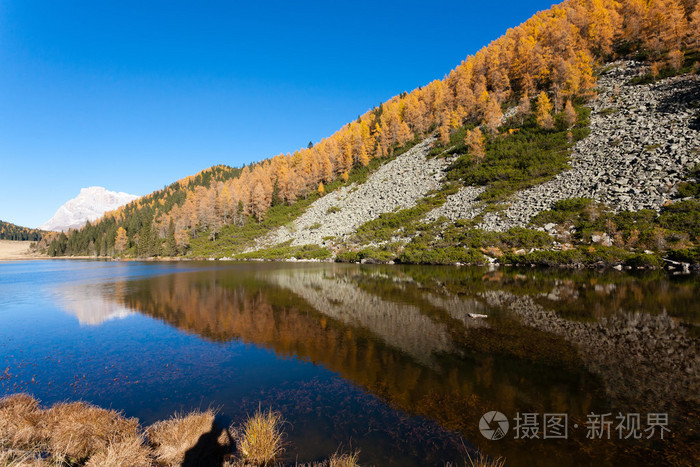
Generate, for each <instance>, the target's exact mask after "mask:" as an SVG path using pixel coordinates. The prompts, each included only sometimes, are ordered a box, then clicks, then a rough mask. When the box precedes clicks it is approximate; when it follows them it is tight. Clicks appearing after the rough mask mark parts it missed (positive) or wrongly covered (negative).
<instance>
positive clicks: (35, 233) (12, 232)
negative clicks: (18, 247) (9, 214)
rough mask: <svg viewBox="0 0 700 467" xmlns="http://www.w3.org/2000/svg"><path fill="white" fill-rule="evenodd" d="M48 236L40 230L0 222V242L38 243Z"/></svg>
mask: <svg viewBox="0 0 700 467" xmlns="http://www.w3.org/2000/svg"><path fill="white" fill-rule="evenodd" d="M45 234H46V232H44V231H42V230H38V229H30V228H29V227H20V226H19V225H15V224H10V223H9V222H4V221H0V240H25V241H26V240H30V241H32V242H37V241H39V240H41V238H42V237H43V236H44V235H45Z"/></svg>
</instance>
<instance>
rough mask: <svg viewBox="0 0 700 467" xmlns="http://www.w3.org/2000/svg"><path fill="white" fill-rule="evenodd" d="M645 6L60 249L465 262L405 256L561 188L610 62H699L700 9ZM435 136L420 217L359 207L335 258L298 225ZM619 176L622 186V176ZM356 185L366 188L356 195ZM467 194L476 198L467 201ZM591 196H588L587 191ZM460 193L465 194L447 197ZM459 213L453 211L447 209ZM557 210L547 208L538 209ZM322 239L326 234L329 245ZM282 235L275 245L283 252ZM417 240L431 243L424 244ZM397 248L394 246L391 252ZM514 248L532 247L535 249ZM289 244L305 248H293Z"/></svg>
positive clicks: (524, 42) (150, 203) (516, 45)
mask: <svg viewBox="0 0 700 467" xmlns="http://www.w3.org/2000/svg"><path fill="white" fill-rule="evenodd" d="M637 6H639V5H637V4H635V5H632V2H622V3H618V2H613V1H607V0H604V1H596V2H592V1H590V0H567V1H565V2H563V3H561V4H560V5H555V6H553V7H552V8H551V9H549V10H545V11H542V12H540V13H538V14H536V15H535V16H533V17H532V18H531V19H529V20H528V21H526V22H525V23H523V24H522V25H520V26H517V27H515V28H512V29H509V30H508V31H507V32H506V34H505V35H504V36H502V37H501V38H499V39H497V40H496V41H494V42H492V43H491V44H489V45H488V46H487V47H484V48H483V49H482V50H480V51H479V52H478V53H476V54H475V55H474V56H471V57H468V58H467V59H466V60H465V61H464V62H462V64H460V65H459V66H457V67H456V68H455V69H454V70H452V71H451V72H450V73H449V75H448V76H447V77H446V78H445V79H443V80H435V81H433V82H431V83H429V84H428V85H426V86H424V87H421V88H418V89H416V90H414V91H412V92H410V93H402V94H400V95H397V96H395V97H394V98H392V99H390V100H389V101H387V102H385V103H383V104H382V105H380V106H379V107H377V108H375V109H371V110H369V111H368V112H366V113H365V114H363V115H362V116H360V117H359V118H358V119H357V120H356V121H354V122H351V123H348V124H347V125H345V126H344V127H343V128H341V129H340V130H338V131H337V132H336V133H335V134H333V135H331V136H330V137H328V138H326V139H324V140H322V141H320V142H319V143H317V144H315V145H313V146H312V147H309V148H304V149H301V150H299V151H295V152H294V153H292V154H287V155H279V156H275V157H273V158H270V159H266V160H263V161H261V162H259V163H257V164H252V165H250V166H248V167H243V168H242V169H240V170H239V171H238V172H237V173H231V176H227V177H223V178H221V179H219V180H217V183H203V184H201V185H198V186H191V185H190V186H188V187H187V188H185V187H184V186H180V188H178V189H177V190H176V191H177V193H179V194H178V196H177V197H171V198H170V199H169V201H168V202H163V199H162V198H160V195H159V194H158V192H157V193H156V194H154V195H153V197H151V198H148V197H147V198H144V200H143V201H141V202H140V203H139V204H138V205H133V206H132V205H130V206H132V207H131V208H128V209H124V210H119V211H117V212H115V213H110V214H108V215H107V216H105V217H104V218H103V219H102V220H101V221H100V222H98V223H97V224H96V225H95V226H90V228H86V229H83V230H82V231H81V232H77V233H74V234H71V236H70V237H66V238H63V237H60V238H58V239H57V240H56V243H55V244H54V245H53V246H54V248H53V250H52V251H53V252H54V253H57V254H64V253H69V254H76V253H83V254H85V253H86V252H88V250H90V248H91V247H90V245H97V244H98V243H99V244H101V245H107V248H106V249H105V248H94V246H93V247H92V248H93V251H95V252H98V254H107V255H113V254H116V255H118V256H122V255H123V256H159V255H169V256H172V255H176V254H178V255H187V256H191V257H195V256H213V257H222V256H237V255H240V254H241V253H244V252H248V253H250V252H251V251H252V250H255V249H259V248H261V247H266V248H267V249H268V250H269V249H270V248H274V251H272V250H269V251H266V252H264V253H263V254H262V255H263V257H279V256H280V254H284V255H286V256H288V255H290V254H292V253H293V254H294V255H296V254H297V253H301V254H303V255H305V256H306V257H309V256H316V257H327V256H330V255H332V254H335V253H339V252H342V251H341V250H342V249H343V248H347V249H348V250H349V252H353V251H354V249H356V248H359V247H362V246H369V247H370V248H376V247H381V248H386V251H385V253H386V254H384V257H385V258H397V259H398V258H399V257H401V258H402V260H405V261H418V262H435V261H438V260H439V261H438V262H440V261H445V260H446V259H453V260H454V258H453V256H452V255H451V254H448V255H446V256H445V258H435V257H422V256H421V255H417V256H416V255H408V254H406V255H404V254H401V250H402V248H404V247H405V246H407V244H406V242H410V244H413V245H414V253H415V252H416V251H417V249H418V248H419V247H424V248H429V249H430V248H436V247H439V246H440V244H439V243H435V241H434V238H435V237H436V236H442V237H443V238H442V239H443V240H445V235H443V233H444V232H448V231H449V232H451V233H450V234H449V235H447V237H449V236H450V235H453V236H456V237H455V238H457V237H460V236H461V237H464V235H465V234H464V232H463V230H464V228H466V227H467V225H466V224H464V223H465V222H466V223H467V224H469V227H470V228H473V227H476V226H477V225H480V224H479V223H482V224H481V226H482V227H486V228H488V229H492V228H494V229H495V228H498V229H501V230H504V229H507V227H508V226H507V225H504V226H502V227H498V226H497V225H496V224H497V219H500V218H502V217H503V216H506V218H508V217H509V216H511V215H513V212H512V210H511V211H507V209H508V206H507V205H508V204H509V203H511V204H512V203H513V202H514V198H512V197H513V196H523V195H522V194H519V195H516V194H517V193H518V192H521V191H522V190H527V189H532V190H535V191H534V192H536V188H533V187H535V186H536V185H540V184H541V183H545V182H550V181H551V180H553V179H554V178H555V177H556V176H557V175H558V174H560V173H562V172H563V171H565V169H567V159H568V157H569V154H570V152H571V150H572V147H573V145H574V144H575V143H576V142H577V141H580V140H581V139H582V138H583V137H584V136H585V133H586V126H587V110H586V108H585V106H586V105H587V103H588V102H590V100H591V98H593V97H595V94H596V80H597V76H596V74H595V71H594V70H595V69H596V66H597V65H599V64H600V63H603V62H605V61H608V60H609V59H611V58H624V57H628V58H629V57H637V58H644V59H647V60H648V61H649V63H650V64H651V65H652V66H651V74H650V75H649V76H648V77H644V79H648V80H652V81H653V80H654V79H655V78H656V77H657V76H668V75H673V74H678V73H681V72H689V71H692V70H693V69H694V68H693V66H694V64H695V62H696V61H697V60H698V51H697V50H694V49H693V47H697V43H698V41H697V39H698V23H700V13H698V12H699V11H700V10H699V9H698V8H700V7H696V6H694V4H693V3H692V2H688V3H687V4H683V5H682V4H681V3H679V1H678V0H659V1H654V2H649V3H647V4H644V5H642V7H641V9H640V8H637ZM693 9H695V10H697V11H693ZM671 13H673V14H671ZM695 69H697V68H695ZM429 137H434V138H435V140H436V142H435V143H434V146H435V147H434V148H433V149H430V151H429V155H430V156H431V157H436V156H437V157H438V158H441V159H442V160H441V161H433V162H431V163H430V164H434V165H435V166H439V165H441V164H442V165H446V164H448V174H447V180H445V183H444V185H443V186H440V187H439V189H438V190H437V191H436V192H432V193H431V192H427V193H424V194H425V197H423V198H420V197H418V198H414V199H413V201H417V202H416V204H415V206H409V205H408V204H401V203H396V205H395V206H393V208H397V209H398V211H397V212H384V213H381V212H379V210H372V209H366V210H365V211H363V210H362V209H359V210H348V211H347V214H348V215H349V216H351V217H352V216H355V215H356V216H359V217H360V218H361V220H362V222H364V223H363V224H359V225H358V222H357V219H355V218H353V219H352V220H351V221H350V222H346V224H347V225H352V228H355V227H356V232H355V233H356V235H353V232H348V231H347V229H346V231H345V232H344V233H343V234H342V235H349V236H350V237H353V238H351V239H345V240H350V241H344V242H342V243H336V244H335V245H333V244H330V245H329V246H331V247H332V248H334V249H335V251H330V250H328V249H326V250H325V251H322V250H323V248H321V249H319V244H318V237H319V236H320V237H321V243H322V244H323V243H324V242H325V243H328V242H329V241H331V239H330V238H328V237H332V236H337V234H338V233H339V232H340V231H338V230H335V231H333V232H336V234H335V235H331V234H332V231H331V230H328V229H326V228H325V227H324V224H323V222H321V221H317V222H306V220H305V219H308V215H307V217H304V218H303V219H301V220H300V222H301V223H295V222H294V221H295V219H296V218H298V217H299V216H301V215H304V211H305V210H307V209H310V210H311V214H309V215H313V212H316V211H319V209H320V208H319V206H321V204H323V203H321V204H317V205H312V203H313V202H315V201H316V199H317V198H321V197H324V196H329V193H332V192H333V191H334V190H337V189H341V188H342V187H346V192H344V193H345V194H348V193H352V192H353V191H352V190H362V188H361V186H360V185H361V183H362V182H364V180H366V178H367V175H368V174H370V173H371V172H373V171H376V170H377V169H378V168H379V166H381V165H382V164H384V163H386V162H389V160H391V159H392V158H394V157H397V156H398V158H397V159H396V161H395V162H396V163H394V164H393V166H392V167H399V166H400V163H401V162H399V161H405V160H407V159H406V158H404V159H401V157H402V156H400V154H401V153H404V152H405V151H407V150H409V149H410V148H411V147H412V146H414V145H416V144H418V143H420V142H421V141H424V140H426V138H429ZM607 144H615V141H614V140H613V141H611V142H608V143H607ZM590 149H591V150H593V151H596V150H597V149H596V148H590ZM426 150H427V148H426ZM452 159H454V160H452ZM641 159H644V158H641ZM430 164H429V165H430ZM380 170H381V169H380ZM205 172H206V171H205ZM409 172H410V171H409ZM610 174H611V175H612V176H615V177H617V174H616V173H615V171H614V170H612V171H611V172H610ZM680 174H681V172H678V175H680ZM392 176H394V177H397V178H396V180H394V183H391V180H387V181H386V182H388V183H385V184H384V185H382V184H378V185H377V186H383V187H384V188H382V190H386V193H376V196H375V194H370V193H367V194H366V195H367V196H373V198H368V199H367V200H366V204H367V205H369V206H370V207H371V206H374V205H376V206H377V207H380V206H389V205H391V203H390V202H389V203H387V202H386V201H387V200H386V199H383V198H382V197H384V198H387V197H391V196H392V195H391V194H390V193H391V188H392V187H394V185H398V183H397V181H398V180H401V177H406V178H409V177H410V176H411V175H410V173H404V174H402V173H400V172H397V173H395V174H394V175H392ZM586 176H589V174H587V175H586ZM674 180H676V179H674ZM353 181H354V182H355V183H356V184H355V186H351V185H352V183H353ZM381 181H382V182H385V180H383V179H382V180H381ZM408 183H409V184H410V181H409V182H408ZM653 183H655V182H653ZM653 183H651V184H653ZM460 184H462V185H467V187H468V188H467V189H466V190H465V189H462V190H461V191H460ZM583 192H584V190H578V191H577V193H576V194H577V195H579V196H580V195H582V194H583ZM455 193H457V194H458V197H455V196H453V197H452V198H450V196H451V195H454V194H455ZM617 193H619V192H617ZM345 194H344V195H345ZM330 196H338V195H337V194H336V195H333V194H331V195H330ZM566 196H569V195H566ZM566 196H564V198H565V197H566ZM355 197H357V195H355ZM447 198H449V199H450V200H458V201H460V202H461V204H462V205H463V206H465V207H466V210H467V211H468V212H469V213H473V214H470V215H469V216H468V218H467V219H463V220H462V221H463V224H464V225H459V226H457V228H456V230H454V229H453V228H452V227H450V226H445V225H442V226H438V225H431V226H429V228H423V227H422V226H421V228H420V229H417V228H416V226H417V225H418V224H421V223H424V222H427V221H431V220H434V218H431V217H430V216H428V217H426V214H428V213H429V212H430V211H431V210H432V209H434V208H439V207H440V206H441V205H443V203H445V199H447ZM154 201H158V203H154ZM336 201H338V202H340V201H341V200H340V198H337V200H336ZM325 203H326V204H327V203H328V201H326V202H325ZM450 203H453V201H450V202H449V203H448V206H449V205H450ZM132 204H133V203H132ZM550 204H551V203H550ZM574 204H575V203H574ZM310 205H311V207H309V206H310ZM546 207H547V204H542V205H541V206H538V207H537V208H538V209H540V210H541V209H545V208H546ZM551 207H554V206H551ZM333 208H338V209H341V210H342V209H343V207H342V206H335V205H331V206H328V207H327V208H326V213H327V214H329V215H332V214H339V213H338V212H336V209H333ZM393 208H392V209H393ZM402 208H403V209H402ZM504 210H506V213H505V214H504ZM320 211H322V209H320ZM320 211H319V212H317V213H316V214H319V213H320ZM370 211H372V215H373V216H374V217H373V218H371V219H369V218H366V216H365V215H364V214H362V212H365V213H369V212H370ZM375 211H376V212H375ZM518 212H520V209H518ZM321 214H322V213H321ZM375 214H376V215H380V214H381V216H380V217H376V216H375ZM534 214H535V212H532V213H529V214H526V215H524V216H520V215H519V214H518V215H516V216H515V217H518V218H520V217H522V222H520V221H519V222H520V224H521V225H522V224H523V223H525V222H527V219H529V218H530V217H532V215H534ZM345 215H346V214H345V213H344V214H343V216H345ZM606 215H607V214H606ZM336 217H342V216H336ZM457 217H459V216H457ZM290 222H291V224H290ZM484 222H485V223H484ZM611 222H612V221H611ZM284 224H289V226H288V228H291V234H292V235H291V237H292V238H290V235H287V234H281V233H280V232H281V231H278V232H277V233H275V234H272V232H273V231H274V230H275V229H278V228H279V227H280V226H282V225H284ZM317 224H319V225H317ZM433 224H434V222H433ZM299 227H302V228H304V229H307V230H309V231H311V230H317V231H318V232H317V233H314V234H310V235H309V236H308V238H309V239H311V238H314V240H313V243H314V244H316V245H317V246H316V247H310V249H309V248H307V249H305V250H303V251H302V250H300V248H301V247H303V246H304V245H302V243H303V242H304V241H306V240H303V239H302V238H296V237H295V235H296V234H295V232H294V231H295V229H296V231H297V232H298V230H299ZM321 232H323V233H327V234H328V235H320V233H321ZM394 233H398V234H400V235H399V236H398V237H397V238H392V236H393V237H396V235H393V234H394ZM267 235H272V237H269V238H268V237H266V236H267ZM275 235H276V236H277V237H276V239H277V240H279V243H278V244H274V241H275ZM280 235H281V236H280ZM285 235H286V236H285ZM431 236H432V237H433V240H431V239H430V237H431ZM533 236H534V237H533V238H536V239H537V240H536V242H535V243H536V245H538V246H542V245H546V244H547V242H548V241H549V242H550V243H549V244H550V245H551V241H550V240H551V239H550V240H547V239H546V238H543V237H541V236H539V235H537V234H533ZM418 237H420V238H422V240H421V241H420V242H418V241H417V240H416V239H417V238H418ZM687 237H688V238H687V242H686V243H687V244H683V243H682V242H681V243H678V242H676V243H675V244H674V245H675V246H677V247H681V246H692V245H693V243H692V242H693V238H694V237H693V238H691V237H692V235H687ZM263 238H264V239H265V240H264V241H262V242H261V241H260V240H261V239H263ZM285 238H286V240H285ZM499 238H500V237H499ZM117 239H118V240H119V241H118V242H117V241H116V240H117ZM268 240H269V242H268ZM389 240H391V241H389ZM453 240H455V239H454V238H453V239H452V240H449V241H447V240H445V241H447V244H446V245H448V246H449V248H451V250H450V251H451V252H453V253H455V254H457V253H459V255H458V256H459V257H460V258H463V259H464V260H469V261H471V260H475V261H477V260H478V261H481V260H483V255H481V253H479V254H476V252H473V251H470V252H469V254H464V252H462V251H461V250H459V248H462V249H464V244H465V242H463V241H461V240H460V241H453ZM492 240H493V243H494V244H493V245H491V246H493V247H496V248H500V247H506V246H507V242H506V243H503V242H501V241H500V240H499V241H496V240H497V239H495V237H494V238H493V239H492ZM501 240H502V238H501ZM511 240H512V239H511ZM309 241H311V240H309ZM332 241H336V242H337V239H334V240H332ZM290 242H291V243H292V245H290ZM387 242H388V243H391V244H393V245H391V246H387ZM467 243H469V242H467ZM515 243H522V244H523V245H529V246H530V247H531V246H532V239H528V240H527V241H522V242H521V241H517V242H515ZM477 244H478V245H477ZM470 245H472V247H469V248H472V249H473V248H477V247H482V246H483V245H484V242H476V243H474V242H472V243H470ZM474 245H477V246H474ZM497 245H498V246H497ZM322 246H323V247H324V248H325V247H326V245H322ZM442 246H445V245H442ZM290 247H294V250H285V248H290ZM626 247H627V246H626ZM458 250H459V251H458ZM460 255H461V256H460ZM351 257H352V255H350V256H348V258H351Z"/></svg>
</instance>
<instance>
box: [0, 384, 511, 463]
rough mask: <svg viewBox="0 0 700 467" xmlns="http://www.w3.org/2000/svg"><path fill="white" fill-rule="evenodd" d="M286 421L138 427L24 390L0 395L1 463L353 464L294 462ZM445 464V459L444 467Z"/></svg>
mask: <svg viewBox="0 0 700 467" xmlns="http://www.w3.org/2000/svg"><path fill="white" fill-rule="evenodd" d="M286 426H287V423H286V422H285V421H284V419H283V418H282V414H280V413H279V412H275V411H273V410H272V409H268V410H261V409H258V411H257V412H256V413H255V414H253V415H252V416H251V417H249V418H248V419H247V420H246V421H245V422H244V423H243V424H241V425H231V426H230V427H227V428H222V427H220V426H218V424H217V423H216V411H215V410H212V409H208V410H204V411H201V410H195V411H193V412H190V413H188V414H175V415H173V416H172V417H170V418H169V419H168V420H163V421H159V422H156V423H154V424H153V425H150V426H147V427H142V426H141V425H140V423H139V421H138V419H136V418H126V417H124V415H123V414H121V413H120V412H117V411H115V410H107V409H103V408H100V407H96V406H94V405H91V404H87V403H85V402H70V403H58V404H55V405H54V406H52V407H48V408H44V407H42V406H40V405H39V402H38V401H37V400H36V399H34V398H33V397H31V396H29V395H27V394H13V395H9V396H5V397H3V398H0V466H86V467H97V466H130V467H132V466H151V467H160V466H179V465H185V466H187V465H197V466H202V465H212V466H214V465H215V466H223V467H253V466H295V467H303V466H307V467H355V466H358V465H359V464H358V456H359V451H353V452H349V453H343V452H341V451H340V449H338V451H336V452H335V453H333V454H331V455H330V457H328V458H327V459H325V460H323V461H320V462H313V463H310V464H299V463H297V462H295V461H287V460H288V459H294V458H295V457H296V456H295V455H294V454H293V453H292V452H291V448H292V446H290V445H289V443H287V442H286V434H285V431H284V429H285V427H286ZM504 464H505V461H504V460H503V459H502V458H498V459H490V458H488V457H485V456H483V455H482V454H481V453H476V454H475V455H472V456H470V455H468V454H467V457H466V458H465V461H464V465H465V466H472V467H502V466H503V465H504ZM447 465H451V464H447Z"/></svg>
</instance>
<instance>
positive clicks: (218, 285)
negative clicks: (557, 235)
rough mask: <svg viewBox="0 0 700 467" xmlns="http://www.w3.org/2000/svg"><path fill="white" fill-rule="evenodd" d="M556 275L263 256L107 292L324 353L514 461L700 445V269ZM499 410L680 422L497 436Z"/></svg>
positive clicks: (178, 318) (244, 336)
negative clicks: (674, 274) (536, 437)
mask: <svg viewBox="0 0 700 467" xmlns="http://www.w3.org/2000/svg"><path fill="white" fill-rule="evenodd" d="M550 274H551V273H541V272H532V273H528V274H527V275H525V274H522V273H517V272H506V273H504V272H501V271H495V272H488V271H484V270H479V269H461V270H455V269H441V268H398V267H395V268H388V267H356V266H345V265H319V266H296V267H289V266H277V265H275V266H264V265H253V266H245V267H243V268H233V269H214V270H208V271H200V272H190V273H181V274H170V275H163V276H157V277H152V278H148V279H145V280H140V281H132V282H130V283H129V284H128V287H126V286H117V285H115V286H114V287H113V288H112V289H97V290H99V291H101V292H102V293H104V294H105V295H104V297H105V301H110V300H111V301H112V302H113V303H114V304H115V306H116V307H117V309H119V308H120V309H126V310H129V309H134V310H139V311H140V312H142V313H145V314H147V315H149V316H152V317H155V318H158V319H161V320H163V321H165V322H167V323H168V324H170V325H172V326H175V327H177V328H179V329H182V330H184V331H186V332H192V333H196V334H198V335H200V336H202V337H205V338H207V339H211V340H214V341H228V340H233V339H240V340H242V341H244V342H248V343H252V344H255V345H258V346H262V347H265V348H269V349H271V350H273V351H274V352H275V353H276V354H277V355H280V356H286V357H297V358H302V359H308V360H310V361H312V362H314V363H318V364H321V365H323V366H324V367H326V368H329V369H331V370H333V371H335V372H337V373H338V374H340V375H342V376H343V377H344V378H345V379H346V380H349V381H352V382H354V383H355V384H358V385H360V386H361V387H363V388H365V389H366V390H367V391H369V392H370V393H372V394H375V395H377V396H379V397H381V398H383V399H384V400H386V401H388V402H389V403H391V404H392V405H394V406H395V407H397V408H399V409H401V410H403V411H405V412H408V413H412V414H418V415H422V416H424V417H427V418H430V419H433V420H436V421H437V422H438V423H440V425H442V426H444V427H446V428H448V429H452V430H457V431H458V432H459V433H461V434H462V435H463V436H465V437H466V439H467V440H469V441H468V443H469V442H471V443H473V444H476V445H477V446H479V447H480V448H482V449H484V450H485V451H486V452H489V453H491V454H494V455H505V456H507V457H508V459H509V461H510V463H512V464H514V465H520V464H522V465H526V464H528V465H530V464H532V463H537V464H540V465H552V464H557V463H559V464H561V463H570V462H573V460H576V462H577V463H579V464H581V463H582V462H583V460H584V459H586V460H588V461H590V462H592V463H594V462H601V461H604V462H622V461H629V460H630V459H634V460H640V459H643V458H644V459H646V460H648V459H655V460H659V461H662V460H663V461H668V460H669V459H674V458H677V459H683V458H684V456H686V457H685V458H686V459H687V456H688V455H691V456H692V455H697V447H696V446H694V444H693V442H692V436H693V435H689V434H688V433H689V432H692V430H690V431H689V428H692V429H695V430H696V431H697V428H698V418H697V416H696V415H693V414H694V413H697V403H698V394H699V393H700V392H699V391H698V388H699V386H698V380H699V371H698V368H699V365H698V352H697V337H696V336H697V328H696V326H695V325H694V323H697V320H698V304H697V303H695V302H694V296H695V292H696V291H697V282H695V279H690V280H680V281H678V282H673V281H671V280H669V279H667V278H651V279H644V278H642V279H639V278H634V277H630V276H625V275H620V276H604V275H594V274H593V273H589V272H584V273H581V274H580V275H578V276H577V275H575V274H569V273H561V274H557V275H550ZM567 275H568V276H569V277H567ZM88 296H89V294H88ZM98 303H99V301H98ZM683 305H686V307H685V308H684V307H683ZM101 309H106V308H104V307H103V308H101ZM469 313H479V314H487V315H488V318H487V319H485V320H481V319H473V318H471V317H470V316H469ZM98 315H99V313H98ZM84 319H86V318H84ZM87 319H88V320H89V318H87ZM493 409H497V410H500V411H502V412H504V413H506V414H509V415H510V416H512V415H513V414H515V412H517V411H520V412H524V411H532V412H538V413H545V412H562V413H568V414H569V417H570V420H571V422H570V423H572V424H573V423H575V422H576V423H578V424H580V425H581V426H584V424H585V422H586V416H587V414H589V413H590V412H591V411H594V412H596V413H605V412H615V411H622V412H641V413H646V412H649V411H651V412H661V411H666V412H669V414H670V418H671V421H672V423H673V425H674V426H673V428H674V431H673V432H672V437H671V439H670V440H668V441H666V442H664V443H662V444H660V445H659V444H658V443H656V444H654V443H646V442H641V441H638V442H636V443H631V442H616V441H607V442H605V443H595V442H593V441H590V440H586V439H585V430H584V431H579V432H577V433H573V434H572V436H571V439H570V440H568V441H566V442H553V441H551V440H550V441H547V442H545V441H543V442H535V441H530V442H516V441H514V440H509V441H503V442H501V443H500V444H494V443H492V442H488V441H485V440H484V439H483V438H482V437H481V435H480V434H479V432H478V430H477V422H478V419H479V418H480V416H481V415H482V414H483V413H485V412H486V411H488V410H493ZM384 428H385V429H386V428H387V427H384ZM689 436H690V437H691V438H689ZM543 459H544V460H543Z"/></svg>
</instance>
